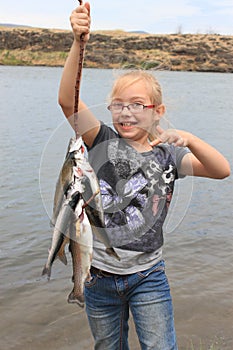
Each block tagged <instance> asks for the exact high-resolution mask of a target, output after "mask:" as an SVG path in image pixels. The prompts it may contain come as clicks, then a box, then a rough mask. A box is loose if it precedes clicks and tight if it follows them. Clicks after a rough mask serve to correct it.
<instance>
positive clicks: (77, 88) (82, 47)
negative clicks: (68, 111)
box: [74, 0, 85, 140]
mask: <svg viewBox="0 0 233 350" xmlns="http://www.w3.org/2000/svg"><path fill="white" fill-rule="evenodd" d="M78 1H79V4H80V5H82V4H83V1H82V0H78ZM84 36H85V34H84V33H83V34H81V36H80V54H79V66H78V72H77V77H76V83H75V99H74V130H75V137H76V140H77V139H78V138H79V137H80V134H79V132H78V106H79V96H80V83H81V76H82V68H83V60H84V50H85V44H84Z"/></svg>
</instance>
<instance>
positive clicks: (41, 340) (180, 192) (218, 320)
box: [0, 67, 233, 350]
mask: <svg viewBox="0 0 233 350" xmlns="http://www.w3.org/2000/svg"><path fill="white" fill-rule="evenodd" d="M61 72H62V70H61V69H60V68H41V67H36V68H35V67H27V68H25V67H0V81H1V87H0V90H1V104H0V120H1V137H0V149H1V158H0V161H1V165H0V178H1V184H0V187H1V192H0V205H1V225H0V263H1V270H0V276H1V293H0V307H1V318H0V335H1V337H0V348H1V349H3V350H8V349H25V350H26V349H28V350H29V349H30V350H36V349H41V348H42V347H43V349H45V350H55V349H56V350H58V349H71V350H72V349H77V350H84V349H91V348H92V339H91V336H90V332H89V328H88V325H87V321H86V317H85V313H84V311H83V310H82V309H79V308H78V307H76V306H73V305H69V304H67V302H66V297H67V295H68V294H69V292H70V290H71V288H72V283H71V274H72V271H71V262H70V261H69V265H68V267H65V266H63V265H62V264H60V263H59V262H56V263H55V264H54V267H53V273H52V278H51V281H50V282H49V283H48V282H47V280H45V279H44V278H41V271H42V267H43V265H44V263H45V261H46V259H47V252H48V248H49V246H50V242H51V235H52V232H51V229H50V226H49V219H50V215H51V206H52V199H53V192H54V187H55V183H56V178H57V175H58V171H59V168H60V166H61V164H62V161H63V158H64V155H65V151H66V147H67V144H68V139H69V137H70V136H72V135H73V131H72V130H71V128H70V127H69V125H68V123H67V122H66V121H64V118H63V115H62V113H61V111H60V108H59V106H58V103H57V93H58V85H59V80H60V77H61ZM115 75H116V72H115V71H112V70H88V69H85V70H84V75H83V77H84V79H83V85H82V98H83V99H84V100H85V101H86V103H87V104H88V105H89V106H90V107H91V108H92V110H93V112H94V113H96V114H97V115H98V117H99V118H101V119H103V120H105V121H106V122H110V116H109V115H108V113H107V111H106V110H105V107H106V104H105V102H106V97H107V94H108V92H109V90H110V87H111V83H112V81H113V79H114V77H115ZM156 75H157V76H158V78H159V80H160V82H161V85H162V88H163V91H164V102H165V103H166V105H167V115H166V117H167V118H168V119H169V121H170V122H171V124H172V125H173V126H174V127H176V128H180V129H186V130H189V131H190V132H192V133H194V134H197V135H199V136H200V137H202V138H204V139H205V140H206V141H207V142H209V143H211V144H212V145H213V146H215V147H217V148H218V149H219V150H220V151H221V152H223V153H224V154H225V156H226V157H227V158H228V160H229V161H230V162H231V164H232V160H233V154H232V152H233V151H232V150H233V142H232V135H233V115H232V111H233V98H232V86H233V76H232V75H231V74H210V73H205V74H203V73H181V72H157V73H156ZM163 123H164V126H166V125H167V124H168V123H167V121H166V120H165V121H163ZM232 198H233V186H232V176H231V177H229V178H228V179H225V180H223V181H217V180H208V179H200V178H195V179H194V180H192V179H191V178H186V179H185V180H182V181H180V182H178V183H177V189H176V196H175V198H174V202H173V212H172V214H171V215H170V217H169V218H168V220H167V223H166V227H165V228H166V233H165V247H164V256H165V259H166V263H167V273H168V277H169V279H170V284H171V288H172V293H173V301H174V308H175V320H176V328H177V334H178V340H179V344H180V349H184V350H185V349H188V348H189V346H190V344H191V342H192V343H193V344H194V345H196V344H200V342H202V344H203V347H204V348H206V349H207V348H208V346H210V345H211V344H215V346H216V349H221V350H224V349H225V350H232V349H233V335H232V320H233V277H232V269H233V243H232V242H233V238H232V237H233V236H232V234H233V229H232V209H233V199H232ZM130 342H131V348H132V349H133V350H136V349H139V346H138V344H137V342H136V341H135V335H134V330H131V333H130ZM199 347H200V346H198V348H199Z"/></svg>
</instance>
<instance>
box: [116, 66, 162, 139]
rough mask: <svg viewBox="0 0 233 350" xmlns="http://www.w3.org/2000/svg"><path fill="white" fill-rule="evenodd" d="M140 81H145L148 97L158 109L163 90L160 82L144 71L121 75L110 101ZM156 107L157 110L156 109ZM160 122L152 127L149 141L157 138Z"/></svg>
mask: <svg viewBox="0 0 233 350" xmlns="http://www.w3.org/2000/svg"><path fill="white" fill-rule="evenodd" d="M138 81H144V82H145V84H146V88H147V89H148V96H149V98H150V100H151V103H152V104H154V105H155V106H156V107H157V106H159V105H161V104H162V89H161V86H160V84H159V82H158V80H157V79H156V78H155V77H154V76H153V75H152V74H151V73H148V72H146V71H144V70H133V71H129V72H126V73H124V74H122V75H120V76H119V77H118V78H117V79H116V80H115V82H114V84H113V87H112V91H111V94H110V101H112V100H113V99H114V97H115V96H117V95H118V94H119V93H121V91H122V90H124V89H125V88H127V87H129V86H131V85H133V84H135V83H137V82H138ZM156 107H155V108H156ZM157 125H158V122H155V123H154V124H153V125H152V126H151V130H150V134H149V139H150V140H151V141H152V140H154V139H155V138H156V137H157V132H156V126H157Z"/></svg>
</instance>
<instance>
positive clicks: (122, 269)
mask: <svg viewBox="0 0 233 350" xmlns="http://www.w3.org/2000/svg"><path fill="white" fill-rule="evenodd" d="M187 152H189V151H188V150H187V149H185V148H181V147H174V146H172V145H168V144H160V145H158V146H157V147H154V148H153V150H151V151H147V152H144V153H139V152H138V151H137V150H136V149H135V148H133V147H132V146H131V145H129V144H128V143H127V142H126V140H124V139H122V138H120V137H119V135H118V134H117V133H116V132H115V131H114V130H113V129H111V128H110V127H108V126H106V125H104V124H101V128H100V131H99V133H98V135H97V137H96V139H95V141H94V143H93V145H92V147H91V148H89V149H88V156H89V162H90V164H91V165H92V167H93V168H94V170H95V172H96V175H97V177H98V179H99V184H100V191H101V197H102V203H103V208H104V218H105V226H106V232H107V234H108V237H109V239H110V242H111V245H112V246H113V247H114V249H115V250H116V252H117V254H118V255H119V256H120V258H121V260H120V261H117V260H116V259H114V258H113V257H111V256H108V255H107V254H106V252H105V246H104V245H103V244H102V243H101V242H99V241H98V240H97V239H96V238H95V237H94V255H93V262H92V265H93V266H95V267H97V268H99V269H102V270H105V271H109V272H112V273H116V274H129V273H134V272H138V271H143V270H146V269H147V268H150V267H151V266H153V265H154V264H156V263H157V262H158V261H159V260H160V259H161V257H162V245H163V230H162V226H163V223H164V220H165V218H166V215H167V211H168V207H169V204H170V201H171V198H172V194H173V190H174V183H175V180H176V179H178V178H179V168H180V164H181V160H182V158H183V156H184V155H185V154H186V153H187Z"/></svg>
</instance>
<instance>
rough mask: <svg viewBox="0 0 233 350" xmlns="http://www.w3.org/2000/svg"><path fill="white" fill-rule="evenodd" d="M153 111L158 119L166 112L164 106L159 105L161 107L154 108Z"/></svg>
mask: <svg viewBox="0 0 233 350" xmlns="http://www.w3.org/2000/svg"><path fill="white" fill-rule="evenodd" d="M155 111H156V113H157V114H158V115H159V116H160V117H162V116H163V115H164V113H165V111H166V108H165V105H164V104H161V105H159V106H157V107H156V108H155Z"/></svg>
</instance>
